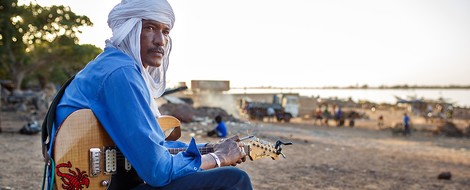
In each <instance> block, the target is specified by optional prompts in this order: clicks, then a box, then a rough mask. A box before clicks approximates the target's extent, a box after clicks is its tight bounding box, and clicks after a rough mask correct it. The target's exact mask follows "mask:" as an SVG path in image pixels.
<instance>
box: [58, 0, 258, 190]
mask: <svg viewBox="0 0 470 190" xmlns="http://www.w3.org/2000/svg"><path fill="white" fill-rule="evenodd" d="M174 20H175V19H174V14H173V10H172V8H171V6H170V5H169V4H168V2H167V1H166V0H123V1H122V2H121V3H120V4H118V5H116V6H115V7H114V8H113V10H111V12H110V13H109V16H108V25H109V27H110V28H111V29H112V32H113V36H112V37H111V38H110V39H109V40H106V47H105V49H104V52H103V53H101V54H100V55H98V56H97V57H96V58H95V59H94V60H93V61H91V62H90V63H89V64H88V65H87V66H86V67H85V68H84V69H83V70H81V71H80V72H79V73H78V74H77V75H76V76H75V78H74V79H73V80H72V82H71V83H70V84H69V86H67V88H66V89H65V93H64V94H63V96H62V98H61V100H60V102H59V104H58V105H57V110H56V116H55V124H54V128H53V133H54V130H56V128H57V127H58V126H60V124H61V123H62V122H63V121H64V120H65V119H66V117H67V116H68V115H70V114H71V113H72V112H74V111H77V110H79V109H91V110H92V111H93V113H94V114H95V116H96V117H97V119H98V120H99V121H100V123H101V124H102V125H103V128H104V129H105V130H106V132H107V133H108V134H109V136H110V137H111V139H112V140H113V141H114V143H115V144H116V145H117V147H118V148H119V150H120V151H121V152H122V153H123V155H124V156H125V157H126V158H127V159H128V160H129V162H130V163H131V165H132V168H134V169H135V171H136V172H137V174H138V176H139V177H140V178H141V179H142V180H143V181H145V184H142V185H140V186H139V187H137V188H138V189H154V188H158V189H252V187H251V182H250V179H249V177H248V175H247V174H246V173H245V172H244V171H242V170H239V169H237V168H234V167H220V168H216V167H219V166H235V165H236V164H239V163H241V162H243V161H245V157H246V153H245V152H244V150H243V148H242V144H241V143H238V142H237V140H238V138H237V137H236V138H230V139H227V140H224V141H221V142H219V143H216V144H208V145H207V146H213V147H214V154H207V155H201V154H200V153H199V151H197V149H196V148H195V146H196V145H195V141H194V139H193V140H192V141H191V143H190V144H189V145H187V144H185V143H182V142H166V141H165V140H164V139H165V135H164V133H163V132H162V130H161V129H160V126H159V124H158V123H157V120H156V117H159V116H160V112H159V111H158V106H157V104H156V102H155V99H156V98H158V97H159V96H161V94H162V93H163V92H164V90H165V73H166V70H167V68H168V57H169V53H170V50H171V39H170V37H169V33H170V30H171V29H172V27H173V24H174ZM52 140H53V139H52ZM52 144H53V143H51V145H52ZM198 146H204V145H198ZM176 147H188V150H187V151H186V152H183V153H179V154H177V155H171V154H170V153H169V152H168V151H167V148H176ZM50 149H51V148H50ZM49 153H50V152H49ZM212 168H216V169H212ZM118 182H119V181H118ZM123 185H125V184H123ZM119 189H123V188H122V186H121V187H119Z"/></svg>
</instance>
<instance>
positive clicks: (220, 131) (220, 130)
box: [215, 121, 227, 138]
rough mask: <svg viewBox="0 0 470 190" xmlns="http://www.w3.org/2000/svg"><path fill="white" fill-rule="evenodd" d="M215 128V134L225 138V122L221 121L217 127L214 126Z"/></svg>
mask: <svg viewBox="0 0 470 190" xmlns="http://www.w3.org/2000/svg"><path fill="white" fill-rule="evenodd" d="M215 130H217V136H219V137H222V138H225V137H226V136H227V127H226V126H225V123H224V122H223V121H221V122H220V123H219V124H218V125H217V127H216V128H215Z"/></svg>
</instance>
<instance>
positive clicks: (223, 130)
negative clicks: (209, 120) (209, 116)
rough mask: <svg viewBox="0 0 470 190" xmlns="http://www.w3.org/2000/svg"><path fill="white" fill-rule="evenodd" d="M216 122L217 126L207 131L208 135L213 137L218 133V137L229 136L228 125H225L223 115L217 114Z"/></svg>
mask: <svg viewBox="0 0 470 190" xmlns="http://www.w3.org/2000/svg"><path fill="white" fill-rule="evenodd" d="M215 123H217V126H216V127H215V129H213V130H211V131H209V132H207V136H209V137H211V136H214V135H217V137H220V138H225V137H227V127H226V126H225V123H224V121H222V116H220V115H217V116H215Z"/></svg>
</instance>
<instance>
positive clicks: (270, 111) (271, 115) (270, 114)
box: [267, 106, 276, 122]
mask: <svg viewBox="0 0 470 190" xmlns="http://www.w3.org/2000/svg"><path fill="white" fill-rule="evenodd" d="M267 113H268V122H271V121H272V120H273V119H274V114H275V113H276V112H275V111H274V108H273V107H271V106H270V107H268V109H267Z"/></svg>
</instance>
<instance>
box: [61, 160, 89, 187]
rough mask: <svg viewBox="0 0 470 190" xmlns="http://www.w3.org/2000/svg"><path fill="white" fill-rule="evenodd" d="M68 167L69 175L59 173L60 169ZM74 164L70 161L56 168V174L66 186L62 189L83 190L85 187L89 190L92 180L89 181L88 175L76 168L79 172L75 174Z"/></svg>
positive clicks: (63, 185)
mask: <svg viewBox="0 0 470 190" xmlns="http://www.w3.org/2000/svg"><path fill="white" fill-rule="evenodd" d="M62 167H66V168H69V173H66V174H64V173H62V172H60V171H59V168H62ZM70 168H72V164H71V163H70V161H68V162H67V163H61V164H58V165H57V166H56V168H55V172H56V173H57V175H58V176H59V177H60V180H62V182H63V183H64V184H62V188H64V189H66V190H82V189H83V186H84V185H85V186H86V188H88V185H89V184H90V180H89V179H88V175H87V174H86V171H83V172H82V171H80V169H78V168H75V170H77V172H74V171H73V170H71V169H70Z"/></svg>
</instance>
